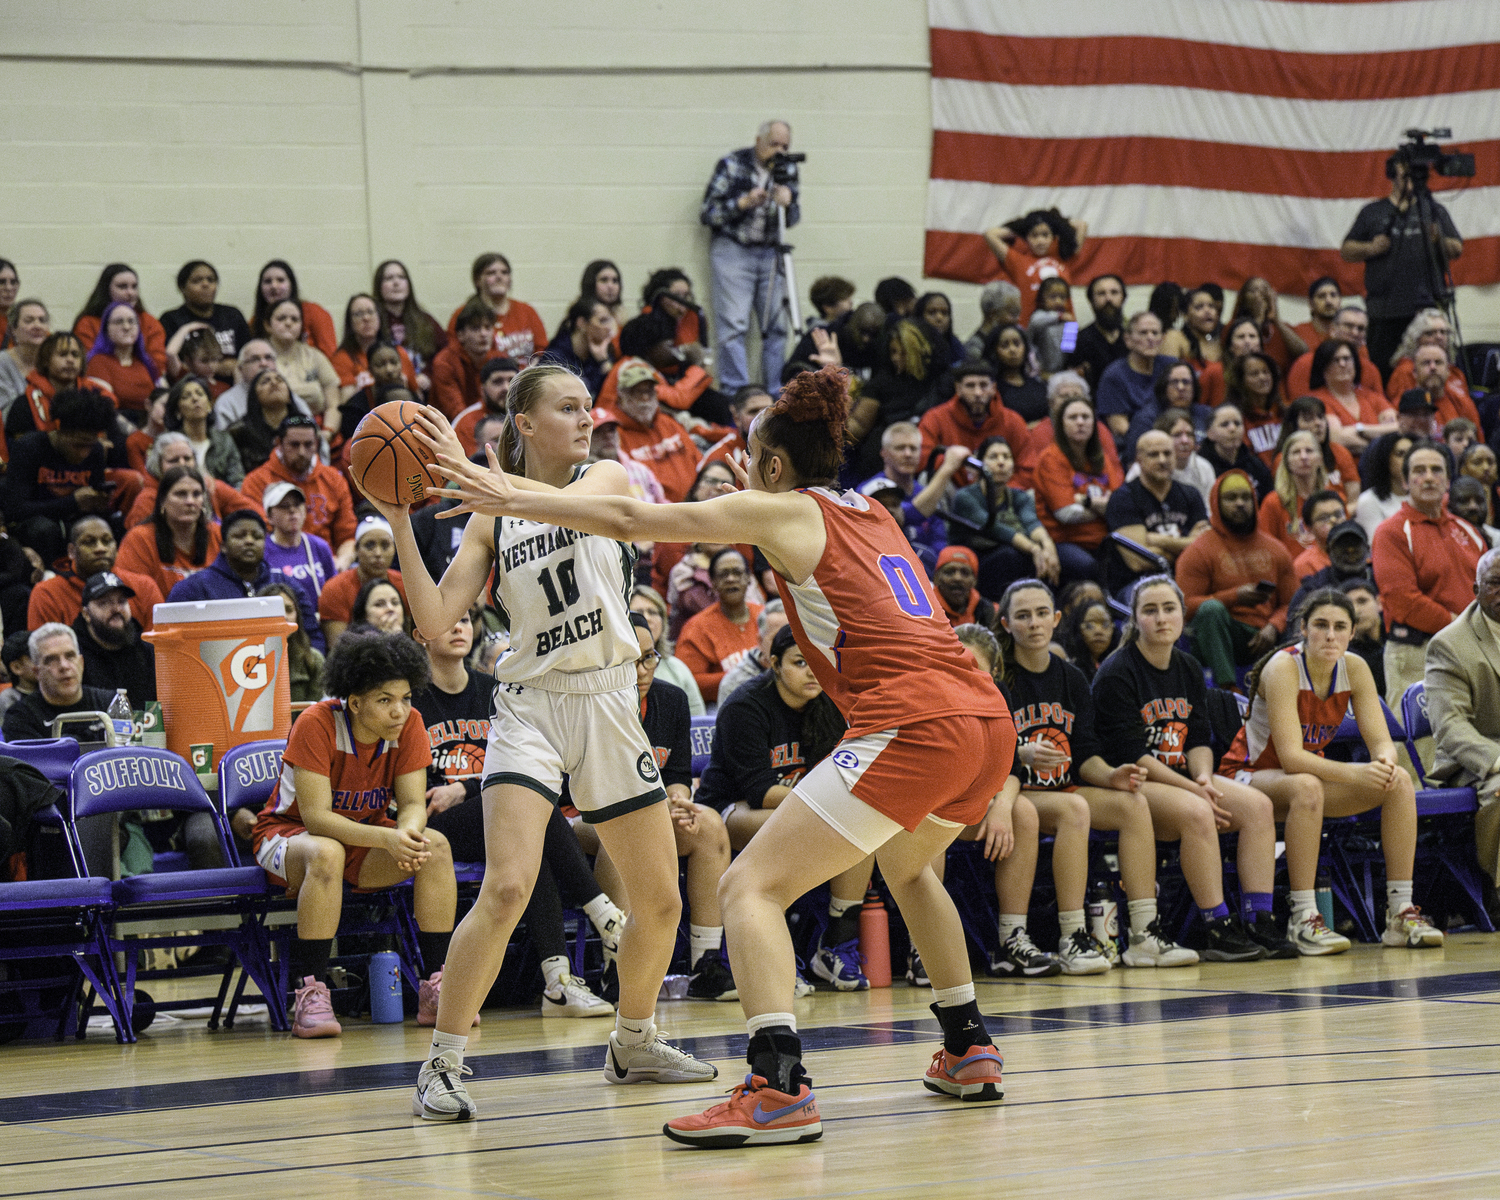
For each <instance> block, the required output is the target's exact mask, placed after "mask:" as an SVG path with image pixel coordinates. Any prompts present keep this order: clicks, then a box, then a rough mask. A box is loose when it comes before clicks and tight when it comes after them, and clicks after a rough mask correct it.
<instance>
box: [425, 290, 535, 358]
mask: <svg viewBox="0 0 1500 1200" xmlns="http://www.w3.org/2000/svg"><path fill="white" fill-rule="evenodd" d="M465 303H467V301H466V302H465ZM463 308H464V306H463V305H462V304H460V305H459V306H458V307H457V308H455V309H454V310H453V315H452V316H450V317H449V318H448V337H449V345H452V344H453V343H454V342H456V341H457V340H458V314H459V313H461V312H462V311H463ZM547 342H548V338H547V327H546V326H545V325H543V324H542V318H541V317H539V316H538V315H537V311H536V309H534V308H532V307H531V305H529V304H527V303H526V302H525V301H524V300H512V301H511V302H510V307H509V308H507V309H506V310H505V315H504V316H503V317H497V318H496V319H495V353H496V354H497V355H500V356H508V357H510V358H513V359H515V360H516V361H517V362H518V363H520V364H521V365H522V366H523V367H524V366H525V365H526V364H527V363H528V362H529V361H530V360H531V356H532V355H533V354H536V353H538V352H539V351H542V350H545V349H546V348H547Z"/></svg>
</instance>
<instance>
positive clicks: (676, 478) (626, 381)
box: [613, 358, 701, 504]
mask: <svg viewBox="0 0 1500 1200" xmlns="http://www.w3.org/2000/svg"><path fill="white" fill-rule="evenodd" d="M616 377H617V378H618V380H619V383H620V387H619V391H618V394H617V399H616V403H615V405H614V408H613V411H614V413H615V415H616V416H618V417H619V420H620V453H621V455H628V456H629V457H630V458H632V459H634V460H635V461H636V462H638V463H644V464H645V465H646V466H648V467H650V468H651V470H652V472H653V474H655V476H656V478H657V480H658V481H659V482H660V483H661V490H662V491H663V492H665V493H666V497H667V499H668V500H669V501H671V502H672V503H673V504H679V503H681V502H682V501H684V500H686V499H687V497H688V493H689V492H690V491H691V490H692V487H693V481H694V479H695V478H696V477H697V475H698V462H699V459H700V457H701V456H700V455H699V453H698V448H697V446H695V445H694V444H693V440H692V439H691V438H690V437H688V432H687V430H686V429H685V428H683V426H682V424H681V422H679V421H678V420H677V419H676V418H674V417H672V416H670V415H669V414H668V413H667V412H666V411H665V410H663V408H662V407H661V403H660V400H659V398H658V389H659V387H660V385H659V384H658V382H657V379H658V376H657V373H656V371H655V370H654V369H653V368H652V367H651V364H649V363H646V362H643V361H642V360H641V359H639V358H627V359H623V360H621V363H620V364H619V371H618V374H617V376H616Z"/></svg>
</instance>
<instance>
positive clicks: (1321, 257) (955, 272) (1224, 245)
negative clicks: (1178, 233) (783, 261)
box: [922, 229, 1500, 307]
mask: <svg viewBox="0 0 1500 1200" xmlns="http://www.w3.org/2000/svg"><path fill="white" fill-rule="evenodd" d="M922 270H923V274H924V275H926V276H927V277H928V278H931V279H958V280H964V281H966V282H969V283H988V282H990V281H991V280H994V279H997V278H1000V271H999V266H998V264H997V263H996V262H995V256H994V255H993V254H992V253H991V252H990V248H989V247H988V246H987V245H986V244H985V241H984V238H983V237H982V236H981V235H979V234H977V233H948V232H945V231H942V230H936V229H929V230H928V231H927V247H926V255H925V257H924V260H923V268H922ZM1068 273H1069V274H1070V275H1071V276H1072V277H1073V282H1074V283H1075V284H1077V285H1080V286H1081V285H1082V284H1084V283H1086V282H1087V281H1088V280H1090V279H1092V278H1093V277H1094V276H1096V275H1104V274H1115V275H1120V276H1122V277H1123V278H1124V279H1125V281H1126V282H1127V283H1131V284H1136V283H1153V284H1154V283H1158V282H1160V281H1161V280H1164V279H1175V280H1176V281H1177V282H1179V283H1182V284H1185V285H1188V286H1192V285H1194V284H1197V283H1217V284H1219V285H1220V286H1221V287H1226V288H1230V289H1237V288H1239V287H1240V286H1241V285H1242V284H1243V283H1244V282H1245V280H1246V279H1248V278H1249V277H1250V276H1252V275H1261V276H1264V277H1265V278H1267V279H1269V280H1270V281H1271V285H1272V286H1273V287H1274V288H1275V289H1276V290H1277V292H1279V293H1281V294H1283V295H1288V296H1293V295H1297V296H1300V295H1302V294H1303V293H1305V292H1306V290H1307V285H1308V284H1309V283H1310V282H1311V281H1312V280H1314V279H1316V278H1317V277H1318V276H1320V275H1330V276H1332V277H1333V278H1334V279H1337V280H1338V281H1339V285H1340V287H1342V288H1343V290H1344V292H1345V294H1346V295H1359V294H1361V293H1362V292H1363V291H1364V282H1363V281H1364V269H1363V267H1362V266H1360V265H1359V264H1358V263H1346V262H1345V261H1344V260H1343V259H1342V258H1340V257H1339V254H1338V251H1337V250H1302V249H1299V248H1297V247H1294V246H1251V245H1246V244H1244V243H1239V242H1200V241H1194V240H1192V239H1189V238H1160V237H1104V238H1090V239H1089V240H1088V241H1087V242H1085V243H1084V245H1083V248H1082V249H1080V250H1079V252H1078V254H1077V256H1076V257H1074V258H1073V260H1072V261H1071V262H1070V263H1069V264H1068ZM1453 275H1454V278H1455V280H1456V281H1457V282H1458V283H1480V284H1482V283H1489V282H1491V281H1492V280H1494V279H1496V278H1500V237H1483V238H1470V239H1467V240H1465V242H1464V254H1463V257H1462V258H1461V259H1459V260H1458V261H1457V262H1456V263H1454V264H1453ZM1132 307H1134V306H1132Z"/></svg>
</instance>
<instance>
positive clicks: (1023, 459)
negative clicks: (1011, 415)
mask: <svg viewBox="0 0 1500 1200" xmlns="http://www.w3.org/2000/svg"><path fill="white" fill-rule="evenodd" d="M1088 398H1089V385H1088V383H1087V381H1085V379H1084V378H1083V376H1082V375H1080V374H1079V373H1078V372H1077V371H1058V372H1057V373H1056V374H1055V375H1053V376H1052V378H1051V379H1049V380H1047V417H1048V419H1047V420H1045V421H1038V422H1037V423H1036V424H1035V425H1033V426H1032V427H1031V428H1030V429H1028V430H1027V431H1026V437H1025V439H1024V440H1023V441H1022V442H1021V444H1020V445H1019V446H1012V447H1011V452H1012V453H1013V454H1014V455H1015V456H1016V473H1015V475H1014V477H1012V479H1011V487H1018V488H1022V489H1026V488H1030V487H1031V486H1032V483H1033V482H1034V481H1033V479H1032V474H1033V472H1034V471H1035V470H1036V464H1037V460H1038V459H1039V458H1041V456H1042V451H1043V450H1045V449H1046V448H1047V447H1048V446H1050V445H1052V420H1051V418H1052V415H1053V414H1055V413H1056V412H1057V410H1058V409H1059V408H1061V407H1062V406H1063V405H1064V404H1066V403H1067V402H1068V401H1069V400H1087V399H1088ZM1097 427H1098V430H1099V444H1100V445H1101V446H1103V447H1104V457H1105V458H1106V459H1108V460H1109V461H1110V462H1112V463H1114V465H1115V466H1116V467H1118V468H1119V471H1120V476H1121V478H1124V475H1125V467H1124V465H1123V464H1122V463H1121V462H1120V451H1119V449H1118V447H1116V445H1115V435H1114V434H1113V433H1111V432H1110V428H1109V423H1108V422H1106V421H1105V420H1104V419H1103V418H1100V419H1099V420H1098V422H1097Z"/></svg>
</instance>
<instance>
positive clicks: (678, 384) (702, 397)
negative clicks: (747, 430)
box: [599, 312, 734, 427]
mask: <svg viewBox="0 0 1500 1200" xmlns="http://www.w3.org/2000/svg"><path fill="white" fill-rule="evenodd" d="M676 336H677V322H675V321H674V320H673V319H672V318H671V317H669V316H668V315H667V314H666V313H665V312H649V313H642V314H641V315H640V316H638V317H634V318H632V319H631V320H629V321H626V322H625V325H624V327H623V328H622V329H621V330H620V353H621V354H623V355H625V357H624V358H622V359H620V361H619V362H617V363H615V365H614V366H613V367H612V368H611V369H610V372H609V374H608V375H606V376H605V377H604V382H603V384H601V385H600V387H599V403H600V404H602V405H603V406H604V407H606V408H608V407H610V406H611V405H613V404H614V403H615V398H616V396H618V394H619V389H620V382H619V379H620V371H621V369H622V368H623V367H624V365H625V363H627V362H629V361H630V360H631V359H644V360H645V361H646V362H648V363H649V364H650V365H651V367H652V369H653V370H655V371H656V373H657V376H658V379H657V383H656V398H657V399H658V400H659V401H661V403H663V404H665V405H666V406H667V407H668V408H674V409H677V410H678V411H683V410H686V411H689V412H692V413H693V415H694V416H698V417H702V418H703V419H704V420H705V421H711V422H713V423H714V424H715V425H724V426H728V427H732V426H733V424H734V418H733V415H732V414H731V413H730V411H729V402H728V401H727V400H726V399H725V398H724V397H723V396H722V395H721V394H720V393H719V392H717V391H714V390H713V379H712V377H710V375H709V374H708V372H707V371H705V370H704V369H703V347H702V346H701V345H699V344H698V343H697V342H691V343H689V344H688V345H686V346H683V347H681V348H679V347H678V346H676V345H675V344H674V343H673V339H674V338H675V337H676Z"/></svg>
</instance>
